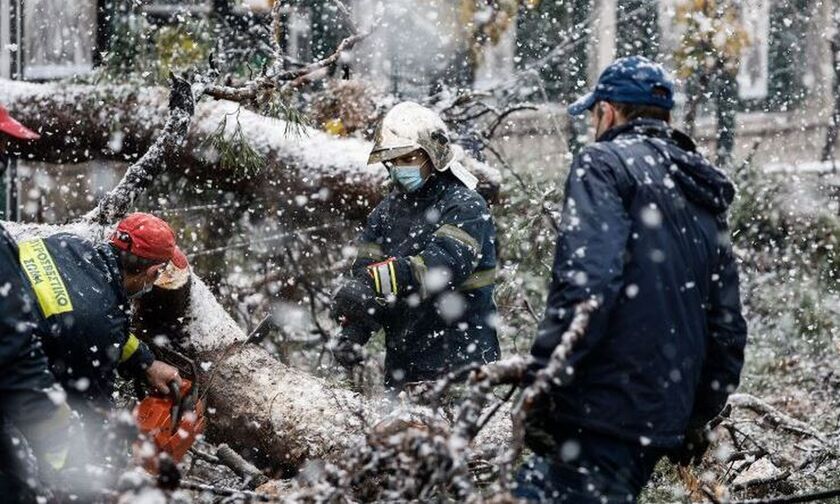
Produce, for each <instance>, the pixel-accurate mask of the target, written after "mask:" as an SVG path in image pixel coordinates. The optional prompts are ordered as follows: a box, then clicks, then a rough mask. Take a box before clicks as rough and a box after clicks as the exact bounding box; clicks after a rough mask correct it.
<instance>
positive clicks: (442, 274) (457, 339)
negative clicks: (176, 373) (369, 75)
mask: <svg viewBox="0 0 840 504" xmlns="http://www.w3.org/2000/svg"><path fill="white" fill-rule="evenodd" d="M368 163H369V164H374V163H382V164H383V165H384V166H385V168H386V169H387V170H388V173H389V175H390V178H391V181H392V182H393V189H392V191H391V192H390V194H388V196H387V197H386V198H385V199H384V200H383V201H382V202H381V203H380V204H379V205H378V206H377V207H376V208H375V209H374V210H373V212H372V213H371V214H370V216H369V217H368V221H367V225H366V227H365V228H364V230H363V231H362V233H361V235H360V236H359V238H358V240H357V243H356V250H357V256H356V258H355V260H354V262H353V266H352V271H351V272H350V274H349V275H348V277H347V278H346V279H345V281H344V284H343V286H342V287H341V288H340V289H339V291H338V292H337V294H336V302H335V306H334V314H335V315H336V317H337V318H338V319H339V321H340V322H341V324H342V331H341V334H340V336H339V337H338V338H337V341H335V342H334V345H333V352H334V355H335V357H336V359H337V360H338V361H339V363H341V364H342V365H344V366H345V367H351V366H353V365H355V364H358V363H360V362H361V361H362V351H361V347H362V346H363V345H364V344H365V343H366V342H367V341H368V340H369V339H370V337H371V335H372V334H373V333H374V332H376V331H378V330H379V329H383V330H384V331H385V342H386V356H385V367H386V375H385V383H386V385H387V386H389V387H393V388H397V389H399V388H402V387H403V386H404V385H405V384H407V383H410V382H417V381H424V380H432V379H435V378H437V377H439V376H441V375H442V374H444V373H446V372H448V371H450V370H452V369H455V368H457V367H460V366H462V365H464V364H467V363H472V362H490V361H494V360H496V359H498V358H499V343H498V339H497V337H496V329H495V317H496V308H495V305H494V303H493V287H494V281H495V272H496V247H495V238H496V236H495V235H496V232H495V225H494V223H493V218H492V216H491V214H490V210H489V208H488V206H487V202H486V201H484V198H482V197H481V195H479V194H478V193H477V192H476V191H475V187H476V184H477V182H478V180H477V179H476V178H475V176H473V175H472V174H471V173H469V172H468V171H467V170H466V168H464V166H463V165H461V163H460V162H458V161H457V160H456V159H455V153H454V148H453V146H452V144H451V140H450V136H449V131H448V129H447V127H446V124H445V123H444V122H443V120H441V118H440V116H438V114H436V113H435V112H433V111H432V110H429V109H427V108H425V107H422V106H420V105H418V104H416V103H411V102H405V103H400V104H398V105H396V106H395V107H394V108H393V109H392V110H391V111H389V112H388V113H387V114H386V115H385V117H384V119H383V120H382V123H381V124H380V125H379V128H378V129H377V132H376V137H375V142H374V146H373V150H372V152H371V154H370V158H369V161H368Z"/></svg>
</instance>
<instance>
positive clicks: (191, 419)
mask: <svg viewBox="0 0 840 504" xmlns="http://www.w3.org/2000/svg"><path fill="white" fill-rule="evenodd" d="M274 328H276V326H275V325H274V324H273V322H272V319H271V316H266V317H265V318H263V319H262V320H261V321H260V322H259V323H258V324H257V326H256V327H255V328H254V330H253V331H251V333H250V334H249V335H248V337H247V338H246V339H245V344H253V345H258V344H259V343H260V342H262V340H263V339H264V338H265V337H266V335H268V334H269V333H270V332H271V330H272V329H274ZM156 350H157V351H158V352H159V353H160V354H161V357H162V358H163V360H165V361H167V362H169V363H170V364H172V365H173V366H175V367H176V368H177V369H178V371H179V373H181V375H182V376H190V377H192V378H193V380H194V381H190V380H188V379H186V378H184V379H182V380H181V387H180V388H179V387H178V386H177V384H176V383H175V381H172V382H170V383H169V384H168V385H169V395H161V394H152V395H149V396H146V397H145V398H143V399H142V400H141V401H140V403H139V404H138V405H137V407H136V408H135V410H134V418H135V421H136V423H137V427H138V429H139V431H140V433H141V434H143V435H144V436H145V437H146V438H147V439H149V440H151V441H152V442H153V443H154V447H155V450H154V453H149V452H148V450H143V449H142V448H143V446H142V443H140V442H137V443H135V444H134V453H135V456H136V457H137V458H138V459H139V460H140V462H141V463H142V465H143V467H145V468H146V469H147V470H148V471H149V472H151V473H153V474H156V473H157V472H158V456H159V455H160V454H161V453H166V454H168V455H169V457H170V458H171V459H172V460H173V461H174V462H176V463H177V462H180V461H181V459H182V458H183V457H184V455H185V454H186V453H187V451H188V450H189V449H190V447H191V446H192V445H193V443H195V440H196V438H197V437H198V436H199V435H201V434H202V433H203V432H204V428H205V426H206V420H205V417H204V401H203V400H202V399H201V397H203V396H202V395H200V394H199V386H198V376H199V374H198V370H197V368H196V366H195V362H194V361H193V360H192V359H189V358H187V357H186V356H184V355H183V354H181V353H179V352H177V351H176V350H174V349H172V348H167V347H164V346H158V347H156ZM214 376H215V372H214V373H213V375H211V378H210V381H209V382H208V384H207V387H210V386H211V385H212V380H213V377H214Z"/></svg>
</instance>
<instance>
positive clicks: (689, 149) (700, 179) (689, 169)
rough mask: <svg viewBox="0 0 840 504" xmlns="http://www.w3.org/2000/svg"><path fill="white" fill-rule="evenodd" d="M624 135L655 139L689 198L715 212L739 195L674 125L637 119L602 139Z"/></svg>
mask: <svg viewBox="0 0 840 504" xmlns="http://www.w3.org/2000/svg"><path fill="white" fill-rule="evenodd" d="M622 135H642V136H645V137H648V138H651V139H652V141H651V142H650V143H651V145H653V146H654V147H655V148H656V150H658V151H659V152H660V153H661V154H662V155H663V156H664V157H665V158H666V159H669V160H670V161H671V165H670V170H669V172H670V175H671V177H672V178H673V180H674V182H675V183H676V184H677V185H679V187H680V189H682V192H683V194H684V195H685V197H686V198H687V199H688V200H690V201H691V202H693V203H695V204H697V205H700V206H702V207H704V208H706V209H708V210H709V211H711V212H712V213H714V214H721V213H723V212H725V211H726V209H727V208H729V205H730V204H731V203H732V200H733V199H734V198H735V185H734V184H733V183H732V181H731V180H730V179H729V177H728V176H727V175H726V174H725V173H724V172H723V171H722V170H720V169H718V168H716V167H715V166H714V165H712V164H711V163H710V162H709V161H708V160H706V158H704V157H703V156H702V155H701V154H700V153H699V152H697V147H696V145H695V144H694V142H693V141H692V140H691V138H689V137H688V135H686V134H685V133H683V132H681V131H678V130H675V129H673V128H671V127H670V126H669V125H668V124H667V123H666V122H664V121H658V120H652V119H636V120H635V121H631V122H630V123H628V124H625V125H622V126H619V127H616V128H613V129H611V130H609V131H606V132H605V133H604V134H603V135H602V136H601V138H600V139H599V141H609V140H613V139H615V138H616V137H618V136H622Z"/></svg>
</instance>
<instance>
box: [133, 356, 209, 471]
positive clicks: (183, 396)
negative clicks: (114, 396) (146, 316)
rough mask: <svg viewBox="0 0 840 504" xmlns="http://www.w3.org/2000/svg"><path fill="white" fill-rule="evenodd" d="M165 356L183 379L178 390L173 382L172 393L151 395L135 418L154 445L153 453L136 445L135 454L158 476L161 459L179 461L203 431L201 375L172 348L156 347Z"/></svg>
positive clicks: (141, 402)
mask: <svg viewBox="0 0 840 504" xmlns="http://www.w3.org/2000/svg"><path fill="white" fill-rule="evenodd" d="M157 350H158V351H159V352H161V353H163V354H165V360H166V361H168V362H171V363H172V365H174V366H175V367H176V368H178V371H179V373H180V374H181V375H182V376H189V377H191V378H192V379H193V380H189V379H187V378H182V379H181V386H180V387H179V386H178V384H177V382H175V381H174V380H173V381H171V382H169V383H168V384H167V385H168V386H169V394H151V395H148V396H146V397H145V398H143V399H142V400H141V401H140V403H139V404H138V405H137V407H136V408H135V409H134V419H135V422H136V423H137V428H138V430H139V431H140V433H141V434H142V435H143V436H144V437H145V438H146V439H147V440H149V441H151V442H152V443H153V444H154V450H153V451H150V450H144V449H143V443H142V442H140V441H138V442H136V443H135V444H134V454H135V457H136V458H137V459H139V461H140V463H141V464H142V465H143V467H145V468H146V470H148V471H149V472H151V473H153V474H154V473H157V470H158V457H159V456H160V455H161V454H162V453H166V454H168V455H169V457H170V458H171V459H172V460H173V461H174V462H176V463H177V462H180V461H181V459H182V458H183V457H184V454H186V453H187V451H188V450H189V449H190V447H191V446H192V445H193V443H195V440H196V438H197V437H198V436H200V435H201V434H202V433H203V432H204V428H205V426H206V420H205V418H204V401H202V400H201V398H200V397H199V386H198V373H197V372H196V371H197V370H196V367H195V363H194V362H193V361H192V360H191V359H188V358H187V357H185V356H184V355H182V354H180V353H178V352H177V351H175V350H173V349H168V348H164V347H157Z"/></svg>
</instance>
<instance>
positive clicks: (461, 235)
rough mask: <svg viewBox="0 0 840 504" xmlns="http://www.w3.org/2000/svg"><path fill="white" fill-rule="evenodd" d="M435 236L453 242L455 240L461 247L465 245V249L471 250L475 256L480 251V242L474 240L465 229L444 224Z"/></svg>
mask: <svg viewBox="0 0 840 504" xmlns="http://www.w3.org/2000/svg"><path fill="white" fill-rule="evenodd" d="M434 235H435V236H439V237H442V238H449V239H451V240H455V241H456V242H458V243H460V244H461V245H464V246H465V247H467V248H469V249H470V250H471V251H472V253H473V254H474V255H477V254H478V252H479V250H480V249H479V245H478V240H476V239H475V238H473V237H472V236H471V235H470V234H469V233H467V232H466V231H464V230H463V229H461V228H459V227H458V226H453V225H452V224H444V225H443V226H441V227H439V228H438V229H437V231H435V232H434Z"/></svg>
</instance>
